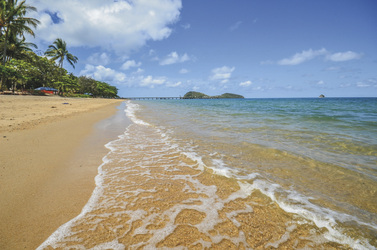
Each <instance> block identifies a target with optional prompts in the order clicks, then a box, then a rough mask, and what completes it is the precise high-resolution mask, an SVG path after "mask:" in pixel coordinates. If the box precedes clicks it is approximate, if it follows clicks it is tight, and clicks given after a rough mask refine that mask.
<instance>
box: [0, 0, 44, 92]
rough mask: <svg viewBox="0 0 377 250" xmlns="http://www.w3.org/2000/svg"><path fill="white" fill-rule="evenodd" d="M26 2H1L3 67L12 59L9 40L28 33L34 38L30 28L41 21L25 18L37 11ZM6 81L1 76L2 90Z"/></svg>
mask: <svg viewBox="0 0 377 250" xmlns="http://www.w3.org/2000/svg"><path fill="white" fill-rule="evenodd" d="M25 1H26V0H24V1H22V2H21V3H18V0H1V1H0V42H1V43H2V65H3V66H5V63H6V61H7V60H8V59H10V57H7V46H8V42H9V41H8V39H9V37H12V36H22V37H24V33H28V34H30V35H32V36H34V31H33V29H32V28H31V27H30V26H32V27H34V28H35V27H37V25H38V24H39V21H38V20H37V19H35V18H30V17H25V15H26V13H27V12H28V11H37V9H36V8H35V7H33V6H30V5H26V4H25ZM3 80H4V75H3V74H2V75H1V81H0V89H1V87H2V83H3Z"/></svg>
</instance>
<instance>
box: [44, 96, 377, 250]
mask: <svg viewBox="0 0 377 250" xmlns="http://www.w3.org/2000/svg"><path fill="white" fill-rule="evenodd" d="M122 107H123V106H122ZM118 115H119V114H118ZM123 115H124V114H123ZM125 115H126V121H125V120H124V118H125V117H123V118H122V119H113V121H114V122H115V121H117V123H118V124H117V128H122V126H123V127H124V133H122V134H120V135H119V137H118V139H116V140H113V141H110V142H109V143H108V144H107V145H106V147H107V148H108V149H109V153H108V154H107V155H106V156H105V157H104V159H103V164H102V165H101V166H99V169H98V172H99V173H98V175H97V177H96V188H95V190H94V191H93V194H92V197H91V198H90V200H89V201H88V203H87V204H86V206H85V207H84V208H83V210H82V212H81V214H80V215H78V216H77V217H76V218H74V219H72V220H71V221H69V222H67V223H66V224H64V225H62V226H61V227H60V228H59V229H58V230H57V231H56V232H55V233H54V234H52V235H51V236H50V237H49V238H48V239H47V240H46V241H45V242H44V243H43V244H42V245H41V246H40V247H39V249H50V248H49V247H53V248H62V249H67V248H75V249H139V248H142V249H156V248H162V249H165V248H169V249H170V248H175V249H194V248H195V249H204V248H217V249H255V248H257V249H258V248H269V249H270V248H285V249H349V248H350V249H376V247H377V98H322V99H319V98H318V99H308V98H305V99H219V100H153V101H127V102H126V104H125Z"/></svg>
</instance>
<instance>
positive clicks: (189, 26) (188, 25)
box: [181, 23, 191, 30]
mask: <svg viewBox="0 0 377 250" xmlns="http://www.w3.org/2000/svg"><path fill="white" fill-rule="evenodd" d="M181 27H182V28H184V29H185V30H187V29H189V28H191V24H189V23H186V24H182V25H181Z"/></svg>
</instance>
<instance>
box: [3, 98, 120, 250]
mask: <svg viewBox="0 0 377 250" xmlns="http://www.w3.org/2000/svg"><path fill="white" fill-rule="evenodd" d="M120 103H121V100H110V99H76V98H61V97H58V96H49V97H35V96H1V95H0V162H1V164H0V200H1V203H0V248H1V249H33V248H36V247H37V246H38V245H39V244H41V243H42V242H43V241H44V240H45V239H46V238H47V237H48V236H49V235H50V234H51V233H52V232H54V231H55V230H56V229H57V228H58V227H59V226H60V225H62V224H63V223H65V222H67V221H68V220H70V219H72V218H73V217H75V216H76V215H77V214H79V213H80V211H81V209H82V207H83V206H84V205H85V204H86V202H87V201H88V199H89V197H90V195H91V193H92V191H93V189H94V186H95V183H94V177H95V176H96V174H97V168H98V166H99V165H100V164H101V162H102V157H103V156H104V155H106V153H107V149H106V148H105V147H104V144H105V143H106V142H107V141H105V140H106V138H105V137H104V136H101V135H100V133H99V132H98V130H99V128H95V126H94V124H97V123H98V122H99V121H101V120H104V119H106V118H108V117H110V116H112V115H113V114H115V113H116V110H117V109H116V106H118V105H120Z"/></svg>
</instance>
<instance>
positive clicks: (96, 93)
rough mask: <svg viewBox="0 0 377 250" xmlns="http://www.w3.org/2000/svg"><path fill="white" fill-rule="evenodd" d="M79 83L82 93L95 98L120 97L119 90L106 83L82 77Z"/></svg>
mask: <svg viewBox="0 0 377 250" xmlns="http://www.w3.org/2000/svg"><path fill="white" fill-rule="evenodd" d="M77 83H78V87H79V91H80V92H81V93H86V94H89V95H91V96H93V97H104V98H116V97H118V89H117V88H116V87H114V86H111V85H109V84H108V83H105V82H100V81H96V80H94V79H93V78H91V77H87V76H80V77H79V78H78V81H77Z"/></svg>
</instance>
